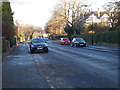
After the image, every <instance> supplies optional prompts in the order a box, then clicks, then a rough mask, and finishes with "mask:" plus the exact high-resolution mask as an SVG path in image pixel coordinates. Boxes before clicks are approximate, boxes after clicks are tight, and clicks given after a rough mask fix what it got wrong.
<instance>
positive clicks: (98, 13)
mask: <svg viewBox="0 0 120 90" xmlns="http://www.w3.org/2000/svg"><path fill="white" fill-rule="evenodd" d="M99 17H100V8H98V18H99Z"/></svg>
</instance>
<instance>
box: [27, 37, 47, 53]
mask: <svg viewBox="0 0 120 90" xmlns="http://www.w3.org/2000/svg"><path fill="white" fill-rule="evenodd" d="M29 45H30V52H31V53H34V52H48V45H47V43H46V41H45V40H44V39H43V38H33V39H32V40H31V42H30V43H29Z"/></svg>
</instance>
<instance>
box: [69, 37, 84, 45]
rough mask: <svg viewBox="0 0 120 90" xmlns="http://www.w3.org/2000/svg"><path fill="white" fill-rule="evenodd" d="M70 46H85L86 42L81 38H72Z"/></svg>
mask: <svg viewBox="0 0 120 90" xmlns="http://www.w3.org/2000/svg"><path fill="white" fill-rule="evenodd" d="M70 45H71V46H72V47H73V46H75V47H78V46H84V47H86V42H85V40H83V38H73V40H72V42H71V44H70Z"/></svg>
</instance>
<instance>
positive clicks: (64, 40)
mask: <svg viewBox="0 0 120 90" xmlns="http://www.w3.org/2000/svg"><path fill="white" fill-rule="evenodd" d="M60 44H62V45H69V44H70V40H69V39H68V38H60Z"/></svg>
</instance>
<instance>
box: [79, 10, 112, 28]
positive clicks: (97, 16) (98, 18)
mask: <svg viewBox="0 0 120 90" xmlns="http://www.w3.org/2000/svg"><path fill="white" fill-rule="evenodd" d="M79 17H80V18H78V19H79V20H77V21H78V22H79V23H83V25H84V26H86V25H91V24H93V23H101V24H103V25H105V26H108V27H111V21H110V19H109V18H110V17H109V15H108V14H107V13H104V12H101V13H100V12H98V13H96V12H89V13H83V14H81V15H80V16H79Z"/></svg>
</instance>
